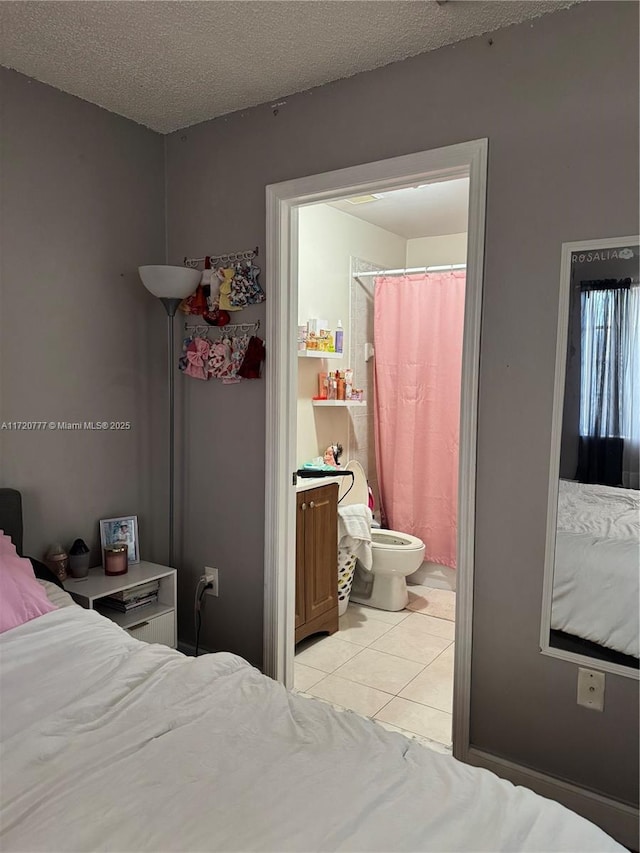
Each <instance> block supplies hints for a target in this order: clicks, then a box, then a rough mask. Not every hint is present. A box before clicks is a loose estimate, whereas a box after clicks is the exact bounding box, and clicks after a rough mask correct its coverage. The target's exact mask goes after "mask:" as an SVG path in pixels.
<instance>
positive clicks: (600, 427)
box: [577, 282, 638, 486]
mask: <svg viewBox="0 0 640 853" xmlns="http://www.w3.org/2000/svg"><path fill="white" fill-rule="evenodd" d="M603 284H604V283H603ZM594 285H595V283H594ZM611 285H613V286H609V287H604V286H601V287H598V286H594V287H591V286H588V287H584V288H583V291H582V293H581V349H582V352H581V384H580V442H579V448H578V471H577V479H578V480H579V481H580V482H582V483H600V484H602V485H606V486H619V485H622V484H623V458H624V459H625V460H626V462H627V464H628V465H632V464H633V463H632V459H631V457H632V451H633V440H632V439H631V435H630V434H631V433H632V432H635V433H636V445H635V446H636V460H637V438H638V436H637V427H636V426H635V425H634V426H632V424H631V421H632V419H633V412H634V400H635V406H636V407H637V390H636V392H635V393H633V388H632V387H629V388H627V386H630V385H633V383H634V382H635V384H636V385H637V370H634V369H633V364H634V358H635V359H636V360H637V331H636V330H635V328H634V327H633V325H632V310H633V304H635V300H631V299H630V294H631V290H630V288H629V285H628V283H627V284H625V283H623V282H620V283H617V284H616V282H611ZM634 290H635V292H636V294H637V289H634ZM636 298H637V297H636ZM635 310H637V308H636V309H635ZM634 347H635V348H636V354H635V356H634V355H633V349H634ZM634 374H635V379H634ZM630 392H631V393H630ZM627 436H628V443H629V447H628V448H627V449H626V450H625V445H626V444H627V440H626V439H627Z"/></svg>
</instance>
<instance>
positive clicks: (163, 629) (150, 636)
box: [126, 610, 176, 648]
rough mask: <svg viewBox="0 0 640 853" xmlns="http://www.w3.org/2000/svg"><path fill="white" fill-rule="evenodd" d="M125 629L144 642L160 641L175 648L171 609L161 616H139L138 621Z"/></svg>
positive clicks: (173, 616) (173, 617)
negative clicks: (146, 617) (149, 617)
mask: <svg viewBox="0 0 640 853" xmlns="http://www.w3.org/2000/svg"><path fill="white" fill-rule="evenodd" d="M126 631H127V632H128V633H129V634H131V636H132V637H135V638H136V640H142V641H143V642H144V643H162V644H163V645H165V646H171V647H172V648H175V645H176V638H175V615H174V612H173V610H172V611H171V612H169V613H163V614H162V616H154V617H153V618H152V619H148V620H147V619H143V618H142V614H141V616H140V623H139V624H137V625H132V626H131V628H127V629H126Z"/></svg>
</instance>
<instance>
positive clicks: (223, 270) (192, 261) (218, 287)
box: [180, 246, 266, 326]
mask: <svg viewBox="0 0 640 853" xmlns="http://www.w3.org/2000/svg"><path fill="white" fill-rule="evenodd" d="M257 255H258V247H257V246H256V248H255V249H253V250H252V251H246V252H230V253H229V254H226V255H205V256H204V257H203V258H185V259H184V265H185V266H186V267H189V269H199V267H200V265H204V269H203V272H202V279H201V281H200V284H199V285H198V287H197V288H196V290H195V292H194V293H192V294H191V296H188V297H187V298H186V299H184V300H183V301H182V303H181V304H180V308H181V310H182V311H184V313H185V314H195V315H198V316H200V317H204V319H205V320H206V321H207V322H208V323H209V324H210V325H212V326H227V325H229V320H230V319H231V316H230V314H231V313H235V312H236V311H242V309H243V308H246V307H247V306H249V305H258V304H260V303H261V302H264V300H265V298H266V297H265V293H264V290H263V289H262V286H261V285H260V283H259V281H258V277H259V275H260V267H258V266H257V265H256V264H255V263H254V259H255V258H256V256H257Z"/></svg>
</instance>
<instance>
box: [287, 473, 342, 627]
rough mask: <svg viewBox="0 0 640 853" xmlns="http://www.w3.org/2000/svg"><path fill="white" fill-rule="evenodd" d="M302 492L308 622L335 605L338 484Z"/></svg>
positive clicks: (336, 589)
mask: <svg viewBox="0 0 640 853" xmlns="http://www.w3.org/2000/svg"><path fill="white" fill-rule="evenodd" d="M303 494H304V497H305V503H306V505H307V509H306V510H305V511H304V512H303V513H302V515H303V516H304V521H305V524H304V564H305V579H304V606H305V621H306V622H310V621H311V620H312V619H315V618H316V617H318V616H321V615H322V614H323V613H326V612H327V611H329V610H331V609H332V608H335V607H337V606H338V487H337V485H336V484H332V485H328V486H320V487H319V488H317V489H309V490H308V491H307V492H304V493H303ZM296 593H297V588H296Z"/></svg>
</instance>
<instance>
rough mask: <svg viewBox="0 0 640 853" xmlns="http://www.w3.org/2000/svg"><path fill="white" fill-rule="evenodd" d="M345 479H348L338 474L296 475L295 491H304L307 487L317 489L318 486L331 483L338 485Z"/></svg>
mask: <svg viewBox="0 0 640 853" xmlns="http://www.w3.org/2000/svg"><path fill="white" fill-rule="evenodd" d="M345 479H348V480H349V478H348V477H347V478H345V477H341V476H339V475H338V476H337V477H309V478H306V477H304V478H303V477H298V482H297V484H296V492H306V491H307V490H308V489H317V488H318V487H319V486H330V485H331V484H332V483H337V484H338V485H340V483H342V482H343V481H344V480H345ZM349 482H351V480H349Z"/></svg>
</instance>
